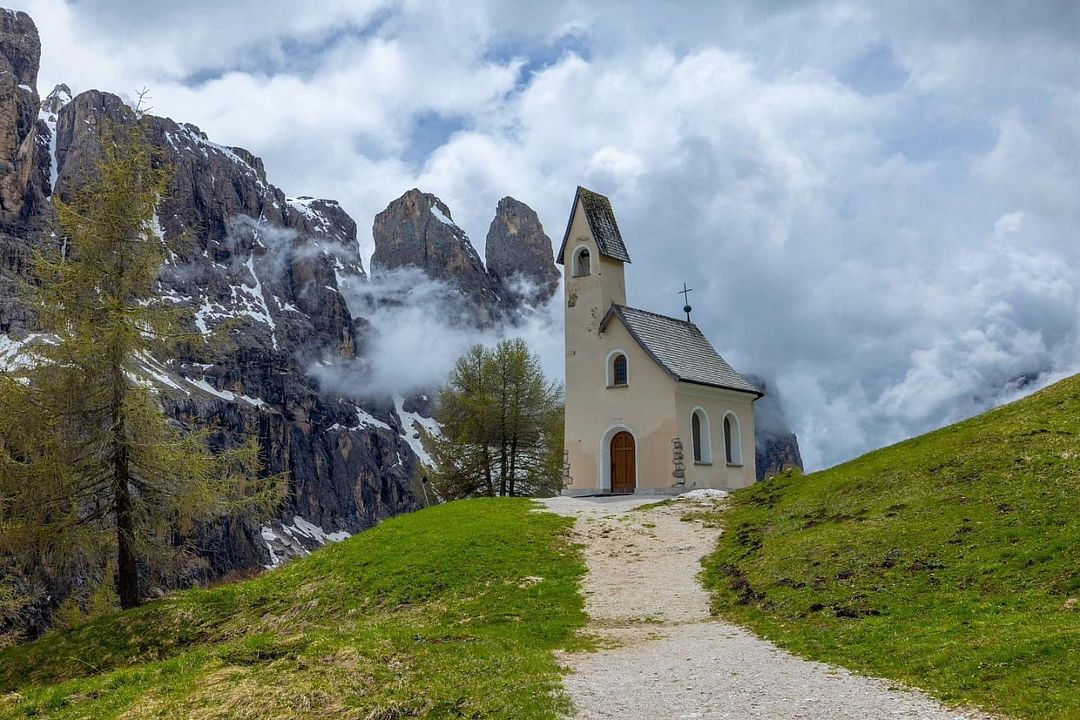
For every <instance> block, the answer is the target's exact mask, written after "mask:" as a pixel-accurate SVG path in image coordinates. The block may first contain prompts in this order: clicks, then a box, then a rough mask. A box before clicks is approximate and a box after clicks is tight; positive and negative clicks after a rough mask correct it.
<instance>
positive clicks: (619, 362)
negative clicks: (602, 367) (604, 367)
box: [611, 353, 630, 385]
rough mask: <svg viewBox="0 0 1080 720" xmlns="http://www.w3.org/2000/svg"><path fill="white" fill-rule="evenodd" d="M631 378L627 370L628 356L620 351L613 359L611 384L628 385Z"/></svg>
mask: <svg viewBox="0 0 1080 720" xmlns="http://www.w3.org/2000/svg"><path fill="white" fill-rule="evenodd" d="M629 380H630V375H629V373H628V372H627V367H626V356H625V355H623V354H622V353H620V354H618V355H616V356H615V359H614V360H612V361H611V384H612V385H626V384H627V383H628V382H629Z"/></svg>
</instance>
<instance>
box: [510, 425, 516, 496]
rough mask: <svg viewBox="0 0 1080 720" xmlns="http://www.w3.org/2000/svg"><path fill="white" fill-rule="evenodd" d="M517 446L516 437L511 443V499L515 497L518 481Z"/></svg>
mask: <svg viewBox="0 0 1080 720" xmlns="http://www.w3.org/2000/svg"><path fill="white" fill-rule="evenodd" d="M517 445H518V439H517V436H516V435H515V436H514V437H513V439H512V440H511V441H510V497H513V496H514V483H515V481H516V480H517Z"/></svg>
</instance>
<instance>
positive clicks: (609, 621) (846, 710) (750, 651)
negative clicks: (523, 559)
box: [545, 496, 990, 720]
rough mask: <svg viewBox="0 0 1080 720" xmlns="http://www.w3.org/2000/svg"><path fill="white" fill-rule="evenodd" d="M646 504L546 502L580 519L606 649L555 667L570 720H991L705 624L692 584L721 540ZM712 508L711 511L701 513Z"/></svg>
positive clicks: (593, 611) (593, 607)
mask: <svg viewBox="0 0 1080 720" xmlns="http://www.w3.org/2000/svg"><path fill="white" fill-rule="evenodd" d="M652 501H654V499H653V498H642V497H633V496H630V497H613V498H568V497H557V498H551V499H549V500H546V501H545V504H546V505H547V506H548V508H550V509H551V510H552V511H553V512H557V513H560V514H563V515H569V516H572V517H575V518H577V522H576V525H575V532H576V534H577V536H578V540H579V541H580V542H582V543H584V544H585V556H586V561H587V563H588V567H589V573H588V575H587V576H586V578H585V583H584V585H585V594H586V609H587V610H588V612H589V616H590V617H591V618H592V624H591V628H590V629H591V630H592V631H593V632H595V633H597V634H598V635H600V636H601V637H602V638H604V639H605V640H606V641H608V642H609V643H610V645H611V647H609V648H608V649H605V650H601V651H599V652H595V653H576V654H571V655H566V656H564V658H563V660H564V661H565V662H566V663H567V664H568V665H569V666H570V668H571V670H572V672H571V674H570V675H569V676H568V677H567V678H566V682H565V685H566V689H567V691H568V692H569V693H570V697H571V698H572V699H573V701H574V705H575V707H576V708H577V717H578V718H583V719H586V720H587V719H591V718H626V719H628V720H631V719H632V720H646V719H650V718H695V719H701V720H721V719H724V720H750V719H754V718H769V719H770V720H788V719H791V720H794V719H796V718H798V719H799V720H848V719H850V720H879V719H880V720H886V719H887V720H898V719H902V720H911V719H915V718H918V719H920V720H946V719H948V720H961V719H964V720H990V718H989V716H986V715H982V714H979V713H966V712H960V711H957V710H952V709H949V708H947V707H944V706H943V705H941V704H940V703H938V702H936V701H934V700H932V699H930V698H928V697H926V696H925V695H923V694H921V693H918V692H913V691H909V690H905V689H902V688H897V687H896V686H895V685H894V684H892V683H889V682H886V681H883V680H877V679H874V678H867V677H862V676H858V675H853V674H851V673H849V672H848V671H846V670H844V669H842V668H837V667H833V666H831V665H826V664H823V663H817V662H810V661H808V660H803V659H801V658H798V657H795V656H794V655H791V654H789V653H787V652H784V651H783V650H780V649H778V648H777V647H776V646H774V645H773V644H772V643H770V642H767V641H765V640H762V639H760V638H758V637H756V636H755V635H753V634H751V633H749V632H747V631H746V630H743V629H741V628H739V627H736V626H734V625H731V624H728V623H725V622H720V621H717V620H715V619H713V618H712V617H711V616H710V615H709V603H708V595H707V594H706V592H705V591H704V590H703V589H702V588H701V586H700V585H699V584H698V582H697V581H696V579H695V577H696V575H697V573H698V572H699V571H700V569H701V566H700V560H701V558H702V556H704V555H705V554H706V553H707V552H709V551H710V550H711V549H712V547H713V546H714V544H715V542H716V537H717V534H718V532H719V531H718V530H715V529H708V528H705V527H703V526H702V525H701V524H699V523H693V522H683V521H682V520H681V519H680V518H681V516H682V513H683V511H684V510H686V509H687V508H688V507H690V505H691V503H690V502H689V501H679V502H677V503H675V504H674V505H670V506H667V507H661V508H655V509H649V510H644V511H636V512H628V511H630V510H633V508H636V507H637V506H638V505H642V504H645V503H648V502H652ZM704 502H714V501H704Z"/></svg>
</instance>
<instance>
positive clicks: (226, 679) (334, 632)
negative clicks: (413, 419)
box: [0, 500, 585, 720]
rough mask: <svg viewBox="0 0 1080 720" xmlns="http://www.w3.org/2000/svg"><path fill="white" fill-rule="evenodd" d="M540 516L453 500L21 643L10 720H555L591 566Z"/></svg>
mask: <svg viewBox="0 0 1080 720" xmlns="http://www.w3.org/2000/svg"><path fill="white" fill-rule="evenodd" d="M534 508H535V505H534V504H533V503H531V502H530V501H527V500H468V501H462V502H456V503H449V504H447V505H442V506H438V507H434V508H431V509H430V510H424V511H421V512H417V513H414V514H412V515H407V516H402V517H398V518H394V519H392V520H389V521H387V522H385V523H383V524H381V525H379V526H378V527H376V528H374V529H372V530H369V531H367V532H364V533H361V534H360V535H358V536H356V537H354V538H351V539H349V540H346V541H344V542H341V543H337V544H334V545H332V546H329V547H326V548H324V549H322V550H320V551H318V552H316V553H314V554H312V555H311V556H310V557H307V558H304V559H302V560H299V561H296V562H293V563H291V564H289V565H287V566H285V567H283V568H280V569H277V570H274V571H272V572H268V573H265V574H263V575H261V576H259V577H257V578H255V579H253V580H249V581H246V582H242V583H236V584H233V585H226V586H221V587H218V588H214V589H212V590H197V591H188V592H184V593H179V594H177V595H175V596H173V597H170V598H167V599H164V600H161V601H156V602H153V603H150V604H148V605H146V606H144V607H142V608H138V609H136V610H133V611H129V612H124V613H117V614H114V615H110V616H107V617H103V618H100V619H97V620H95V621H93V622H90V623H88V624H86V625H84V626H81V627H77V628H74V629H71V630H67V631H62V632H54V633H51V634H48V635H46V636H44V637H43V638H41V639H39V640H37V641H36V642H33V643H29V644H25V645H21V646H17V647H13V648H8V649H7V650H4V651H2V652H0V717H8V718H22V717H35V718H45V717H47V718H115V717H123V718H260V719H263V718H365V719H370V720H376V719H380V720H390V719H392V718H408V717H432V718H436V717H437V718H449V717H469V718H473V717H485V718H550V717H555V716H556V715H557V714H558V712H559V711H560V710H563V709H565V707H566V700H565V697H564V696H563V694H562V692H561V690H560V689H559V688H560V685H559V678H560V670H559V666H558V663H557V662H556V661H555V659H554V656H553V652H554V651H555V650H556V649H559V648H565V647H572V646H574V645H576V644H577V643H579V642H580V641H579V640H578V639H577V637H578V629H579V628H581V627H582V625H583V624H584V621H585V614H584V611H583V609H582V600H581V597H580V595H579V593H578V581H579V578H580V576H581V575H582V574H583V573H584V572H585V568H584V564H583V563H582V560H581V556H580V553H579V551H578V549H577V547H576V546H574V545H573V544H572V543H571V542H570V541H569V540H568V539H567V531H568V529H569V526H570V521H569V520H567V519H565V518H560V517H557V516H555V515H552V514H550V513H540V512H533V509H534Z"/></svg>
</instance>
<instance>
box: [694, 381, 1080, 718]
mask: <svg viewBox="0 0 1080 720" xmlns="http://www.w3.org/2000/svg"><path fill="white" fill-rule="evenodd" d="M721 520H722V523H723V525H724V527H725V531H724V534H723V536H722V538H721V540H720V542H719V546H718V548H717V550H716V552H715V554H713V555H712V556H711V557H709V558H708V559H707V560H706V569H705V574H704V576H705V579H706V583H707V584H708V585H709V586H710V588H711V589H712V590H713V593H714V607H715V610H716V611H717V612H718V613H720V614H721V615H723V616H725V617H727V618H730V619H733V620H735V621H736V622H739V623H741V624H744V625H747V626H749V627H751V628H753V629H754V630H756V631H758V632H759V633H761V634H763V635H765V636H767V637H768V638H769V639H771V640H773V641H775V642H777V643H778V644H780V645H782V646H784V647H787V648H789V649H791V650H793V651H795V652H797V653H799V654H802V655H805V656H808V657H812V658H816V659H821V660H826V661H830V662H835V663H839V664H842V665H845V666H847V667H849V668H852V669H856V670H860V671H865V672H868V673H872V674H875V675H880V676H884V677H889V678H895V679H898V680H902V681H905V682H906V683H909V684H911V685H914V686H917V687H920V688H923V689H925V690H927V691H929V692H931V693H933V694H935V695H937V696H938V697H940V698H942V699H944V700H946V701H950V702H954V703H976V704H978V705H981V706H982V707H984V708H987V709H990V710H995V711H1003V712H1006V713H1010V714H1013V715H1015V716H1017V717H1021V718H1040V719H1047V720H1049V719H1060V720H1064V719H1065V718H1080V606H1078V603H1077V600H1075V599H1074V598H1077V597H1078V596H1080V376H1077V377H1073V378H1071V379H1069V380H1065V381H1063V382H1061V383H1058V384H1057V385H1054V386H1052V387H1050V388H1047V389H1045V390H1043V391H1041V392H1039V393H1037V394H1035V395H1033V396H1031V397H1029V398H1026V399H1024V400H1021V401H1019V402H1016V403H1013V404H1011V405H1008V406H1005V407H1002V408H999V409H996V410H994V411H992V412H989V413H986V414H985V415H981V416H979V417H976V418H973V419H971V420H968V421H966V422H962V423H960V424H958V425H954V426H951V427H947V428H944V429H942V430H939V431H937V432H933V433H930V434H928V435H924V436H922V437H918V438H915V439H912V440H909V441H906V442H903V443H900V444H899V445H895V446H892V447H889V448H885V449H883V450H879V451H877V452H873V453H870V454H868V455H865V456H863V457H861V458H859V459H857V460H854V461H851V462H849V463H846V464H844V465H840V466H838V467H835V468H831V469H829V470H825V471H822V472H818V473H814V474H812V475H807V476H798V475H794V474H789V475H786V476H782V477H780V478H777V479H775V480H772V481H768V482H765V483H762V484H758V485H756V486H754V487H752V488H748V489H747V490H745V491H739V492H738V493H735V494H734V496H733V499H732V508H731V509H730V510H728V511H726V512H724V513H723V515H722V517H721Z"/></svg>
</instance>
